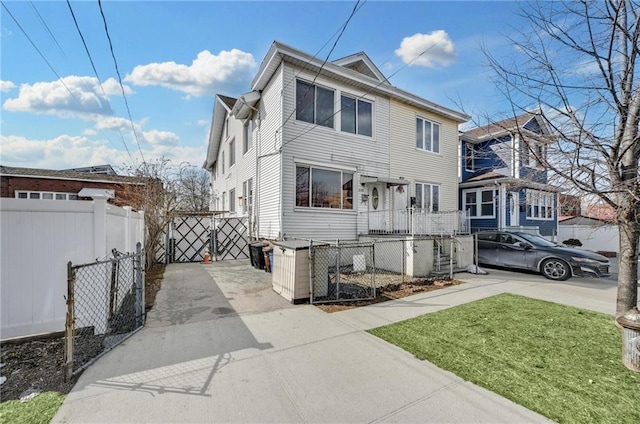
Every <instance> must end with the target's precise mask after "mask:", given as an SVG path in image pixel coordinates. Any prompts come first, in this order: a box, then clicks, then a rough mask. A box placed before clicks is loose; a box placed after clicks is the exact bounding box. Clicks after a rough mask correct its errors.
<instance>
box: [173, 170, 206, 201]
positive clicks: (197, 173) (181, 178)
mask: <svg viewBox="0 0 640 424" xmlns="http://www.w3.org/2000/svg"><path fill="white" fill-rule="evenodd" d="M209 185H210V183H209V172H207V171H206V170H204V169H202V168H197V167H195V166H193V165H190V164H188V163H182V164H180V166H179V168H178V171H177V175H176V176H175V190H176V196H177V201H178V207H179V208H180V209H182V210H188V211H206V210H209V198H210V186H209Z"/></svg>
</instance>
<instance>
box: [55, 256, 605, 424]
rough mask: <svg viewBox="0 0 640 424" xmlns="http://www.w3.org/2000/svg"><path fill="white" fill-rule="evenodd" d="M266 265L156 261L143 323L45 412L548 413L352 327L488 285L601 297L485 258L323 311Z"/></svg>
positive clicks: (486, 292)
mask: <svg viewBox="0 0 640 424" xmlns="http://www.w3.org/2000/svg"><path fill="white" fill-rule="evenodd" d="M269 277H270V275H269V274H265V273H264V272H262V271H257V270H254V269H253V268H250V266H249V265H248V263H247V261H242V262H229V263H215V264H213V265H207V266H203V265H200V264H184V265H181V264H175V265H170V266H168V267H167V271H166V273H165V279H164V281H163V284H162V290H161V291H160V293H159V294H158V297H157V300H156V305H155V306H154V308H153V310H152V313H151V314H150V315H149V317H148V321H147V326H146V327H145V328H144V329H143V330H141V331H139V332H138V333H137V334H135V335H134V336H133V337H132V338H131V339H129V340H128V341H126V342H125V343H124V344H122V345H120V346H118V347H117V348H116V349H114V350H113V351H112V352H110V353H108V354H107V355H105V356H104V357H103V358H101V359H100V360H98V361H97V362H96V363H95V364H94V365H92V366H91V367H89V369H87V370H86V371H85V373H84V374H83V375H82V377H81V378H80V380H79V382H78V384H77V385H76V387H75V388H74V390H73V391H72V392H71V393H70V394H69V396H68V397H67V399H66V400H65V402H64V404H63V405H62V407H61V408H60V410H59V411H58V414H57V415H56V416H55V417H54V419H53V421H52V422H54V423H88V422H101V423H107V422H108V423H113V422H118V423H139V422H158V423H159V422H163V423H164V422H425V423H426V422H434V423H435V422H438V423H444V422H451V423H466V422H474V423H479V422H492V423H494V422H504V423H515V422H548V420H547V419H546V418H544V417H542V416H540V415H538V414H536V413H534V412H532V411H529V410H527V409H526V408H524V407H521V406H519V405H516V404H514V403H513V402H511V401H509V400H507V399H505V398H503V397H500V396H498V395H496V394H494V393H492V392H489V391H487V390H485V389H482V388H480V387H478V386H475V385H473V384H471V383H468V382H465V381H463V380H462V379H460V378H459V377H457V376H455V375H453V374H451V373H449V372H447V371H443V370H441V369H439V368H437V367H435V366H434V365H432V364H430V363H429V362H425V361H420V360H418V359H416V358H414V357H413V356H412V355H410V354H409V353H407V352H405V351H403V350H401V349H399V348H397V347H395V346H393V345H390V344H388V343H386V342H384V341H382V340H380V339H378V338H376V337H374V336H371V335H369V334H368V333H366V332H364V331H363V330H364V329H369V328H373V327H376V326H379V325H383V324H387V323H390V322H395V321H398V320H402V319H406V318H410V317H413V316H418V315H421V314H424V313H428V312H432V311H436V310H439V309H444V308H447V307H451V306H455V305H458V304H462V303H466V302H470V301H473V300H476V299H480V298H483V297H487V296H491V295H493V294H497V293H502V292H512V293H518V294H524V295H527V296H532V297H538V298H543V299H544V298H546V299H547V300H554V301H561V302H564V301H566V302H567V303H569V304H574V305H577V306H582V307H587V308H589V309H594V310H600V311H602V312H608V310H609V308H610V307H614V306H615V302H614V301H612V300H610V299H609V298H610V297H611V295H612V293H613V299H614V300H615V286H614V285H613V286H611V285H610V284H609V285H607V283H604V284H605V285H604V286H601V285H599V284H598V282H600V281H601V280H594V282H589V281H586V282H580V281H578V282H567V283H560V284H559V283H554V282H550V281H548V280H544V279H543V278H541V277H540V279H538V278H537V277H538V276H535V275H527V274H523V277H522V280H520V279H519V278H518V277H515V278H514V277H513V273H505V272H502V273H501V271H496V272H495V273H494V271H493V270H492V274H491V275H489V276H473V275H467V274H463V275H460V276H459V278H460V279H464V280H467V281H468V282H467V283H466V284H462V285H459V286H453V287H448V288H445V289H442V290H438V291H433V292H428V293H423V294H419V295H415V296H412V297H409V298H405V299H400V300H397V301H392V302H386V303H383V304H377V305H371V306H368V307H364V308H358V309H352V310H348V311H343V312H338V313H334V314H325V313H324V312H322V311H320V310H318V309H317V308H315V307H314V306H310V305H302V306H293V305H291V304H289V303H288V302H286V301H285V300H284V299H282V298H280V297H279V296H278V295H277V294H275V293H274V292H273V291H272V290H271V288H270V283H269ZM609 283H612V282H609Z"/></svg>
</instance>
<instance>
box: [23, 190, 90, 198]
mask: <svg viewBox="0 0 640 424" xmlns="http://www.w3.org/2000/svg"><path fill="white" fill-rule="evenodd" d="M15 197H16V199H42V200H78V195H77V194H75V193H56V192H50V191H24V190H16V192H15Z"/></svg>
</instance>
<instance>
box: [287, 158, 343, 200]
mask: <svg viewBox="0 0 640 424" xmlns="http://www.w3.org/2000/svg"><path fill="white" fill-rule="evenodd" d="M296 206H298V207H311V208H329V209H353V173H351V172H344V171H336V170H330V169H323V168H315V167H312V166H306V165H296Z"/></svg>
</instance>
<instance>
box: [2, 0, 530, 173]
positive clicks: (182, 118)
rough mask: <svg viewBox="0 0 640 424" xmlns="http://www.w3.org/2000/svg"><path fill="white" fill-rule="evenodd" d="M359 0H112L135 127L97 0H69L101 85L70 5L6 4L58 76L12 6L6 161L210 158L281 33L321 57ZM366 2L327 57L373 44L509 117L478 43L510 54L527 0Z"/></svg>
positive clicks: (393, 62)
mask: <svg viewBox="0 0 640 424" xmlns="http://www.w3.org/2000/svg"><path fill="white" fill-rule="evenodd" d="M355 4H356V2H355V1H336V2H325V1H304V2H290V1H285V2H274V1H262V2H245V1H234V2H223V1H208V2H205V1H197V2H178V1H142V2H132V1H116V0H104V1H103V2H102V6H103V11H104V14H105V17H106V21H107V26H108V30H109V35H110V37H111V41H112V44H113V50H114V54H115V57H116V60H117V64H118V68H119V70H120V74H121V77H122V80H123V84H124V91H125V94H126V98H127V101H128V103H129V110H130V112H131V117H132V119H133V124H132V123H131V121H129V116H128V112H127V109H126V107H125V102H124V100H123V96H122V93H121V90H122V89H121V88H120V85H119V83H118V80H117V74H116V70H115V66H114V61H113V58H112V56H111V53H110V50H109V43H108V40H107V37H106V33H105V29H104V23H103V21H102V17H101V15H100V9H99V7H98V2H97V0H96V1H81V2H78V1H74V2H71V6H72V8H73V12H74V14H75V16H76V18H77V21H78V25H79V27H80V29H81V31H82V34H83V36H84V38H85V41H86V43H87V47H88V49H89V52H90V54H91V57H92V59H93V62H94V64H95V67H96V70H97V73H98V76H99V77H100V83H99V82H98V79H97V78H96V75H95V74H94V71H93V69H92V67H91V63H90V61H89V57H88V56H87V53H86V52H85V49H84V47H83V44H82V41H81V39H80V36H79V34H78V31H77V30H76V28H75V24H74V22H73V18H72V16H71V13H70V10H69V7H68V5H67V3H66V1H59V0H58V1H48V2H28V1H4V5H5V6H6V8H7V9H8V10H9V12H10V13H11V15H13V17H14V18H15V19H16V20H17V21H18V23H19V24H20V26H21V27H22V28H23V29H24V31H25V32H26V33H27V34H28V36H29V37H30V38H31V40H32V41H33V43H34V44H35V45H36V47H37V48H38V49H39V50H40V52H41V53H42V55H43V56H44V57H45V58H46V60H47V61H48V62H49V63H50V64H51V67H52V68H53V69H54V70H55V73H54V71H53V70H51V69H50V67H49V66H48V65H47V63H46V62H45V60H44V59H43V58H42V57H41V56H40V54H39V53H38V52H37V50H36V49H35V48H34V46H33V45H32V44H31V43H30V42H29V40H28V39H27V37H26V36H25V34H24V33H23V32H22V30H21V29H20V28H19V27H18V25H17V24H16V22H15V21H14V20H13V19H12V17H11V16H10V15H9V13H8V12H7V10H6V9H5V8H4V7H2V9H1V13H0V18H1V25H0V26H1V32H0V42H1V49H2V53H1V54H2V57H1V67H0V80H1V86H0V88H1V93H0V94H1V99H0V100H1V104H2V109H1V113H2V116H1V131H0V133H1V140H0V141H1V151H0V163H1V164H3V165H8V166H25V167H35V168H50V169H63V168H68V167H81V166H89V165H100V164H104V163H110V164H112V165H113V166H115V167H118V168H121V169H122V168H123V167H130V166H132V165H135V164H137V163H139V162H140V161H141V157H144V159H146V160H147V161H151V160H154V159H156V158H159V157H161V156H164V157H166V158H169V159H171V160H172V161H173V162H174V163H176V164H178V163H181V162H190V163H191V164H193V165H196V166H201V165H202V163H203V162H204V159H205V153H206V142H207V137H208V133H209V125H210V120H211V112H212V107H213V96H214V95H215V94H216V93H219V94H224V95H229V96H237V95H239V94H242V93H243V92H246V91H248V90H249V83H250V80H251V78H252V77H253V75H254V73H255V71H256V70H257V67H258V66H259V64H260V62H261V61H262V59H263V57H264V55H265V54H266V52H267V50H268V49H269V47H270V45H271V43H272V42H273V41H274V40H278V41H280V42H283V43H285V44H288V45H290V46H291V47H294V48H297V49H300V50H302V51H305V52H307V53H311V54H315V53H318V57H321V58H323V59H324V58H325V57H326V55H327V54H328V53H329V49H330V48H331V46H332V45H333V42H334V41H335V34H336V31H337V30H338V29H339V28H340V26H341V25H342V24H343V23H344V22H345V21H346V19H347V18H348V16H349V14H350V13H351V11H352V9H353V8H354V5H355ZM360 5H361V7H360V8H359V9H358V11H357V12H356V14H355V15H354V16H353V18H352V19H351V21H350V22H349V25H348V26H347V28H346V30H345V32H344V34H343V35H342V37H341V38H340V40H339V41H338V43H337V46H336V48H335V50H334V51H333V53H332V54H331V56H330V58H329V59H330V60H335V59H338V58H340V57H344V56H346V55H349V54H352V53H355V52H359V51H364V52H366V53H367V54H368V55H369V57H370V58H371V59H372V60H373V61H374V63H375V64H376V65H377V66H378V67H379V68H380V70H381V71H382V72H383V73H384V74H385V75H387V76H389V75H391V74H393V73H394V72H397V74H395V75H394V76H393V77H392V78H391V79H390V81H391V83H392V84H393V85H395V86H397V87H400V88H402V89H405V90H408V91H410V92H413V93H415V94H417V95H419V96H421V97H424V98H426V99H428V100H430V101H434V102H436V103H440V104H442V105H444V106H448V107H451V108H454V109H458V110H459V109H460V105H462V107H463V108H464V111H465V112H467V113H468V114H470V115H472V116H474V117H479V116H482V115H485V114H497V115H499V114H504V113H505V112H508V105H506V104H505V103H504V102H502V101H501V100H500V97H499V95H497V92H496V90H495V89H494V87H493V84H492V83H491V80H490V75H489V74H488V72H487V69H486V67H485V59H484V56H483V54H482V53H481V52H480V50H479V46H480V45H481V44H484V45H485V46H486V47H487V48H489V49H490V50H491V51H494V52H499V53H500V54H502V53H505V52H506V53H508V52H509V51H510V49H512V48H511V47H510V46H509V44H508V42H507V40H506V38H505V35H508V34H509V33H510V32H511V28H512V27H516V28H518V27H519V26H521V22H519V18H518V17H517V16H516V15H515V14H514V12H515V11H517V8H518V5H517V3H515V2H498V1H494V2H456V1H453V2H451V1H450V2H435V1H414V2H384V1H372V0H369V1H366V2H364V4H362V2H361V3H360ZM332 37H334V38H332ZM325 44H326V45H325ZM429 45H433V48H431V49H430V50H429V51H428V52H427V53H426V54H424V55H422V56H420V57H419V59H418V60H415V61H414V62H413V63H412V64H411V65H409V66H407V65H406V62H408V61H410V60H411V59H415V56H416V53H415V52H420V51H423V50H424V48H425V46H429ZM323 46H325V47H324V48H323V49H322V50H320V49H321V48H322V47H323ZM319 50H320V51H319ZM56 73H57V74H58V75H59V76H60V77H61V78H62V82H64V84H62V82H60V81H59V80H58V77H57V76H56ZM71 93H73V95H72V94H71ZM105 94H106V96H107V97H108V102H107V101H105V99H104V97H105ZM132 125H133V127H134V128H135V133H136V134H137V136H138V137H137V141H136V139H135V138H134V137H133V131H132ZM125 145H126V148H125ZM127 149H128V152H127Z"/></svg>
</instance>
